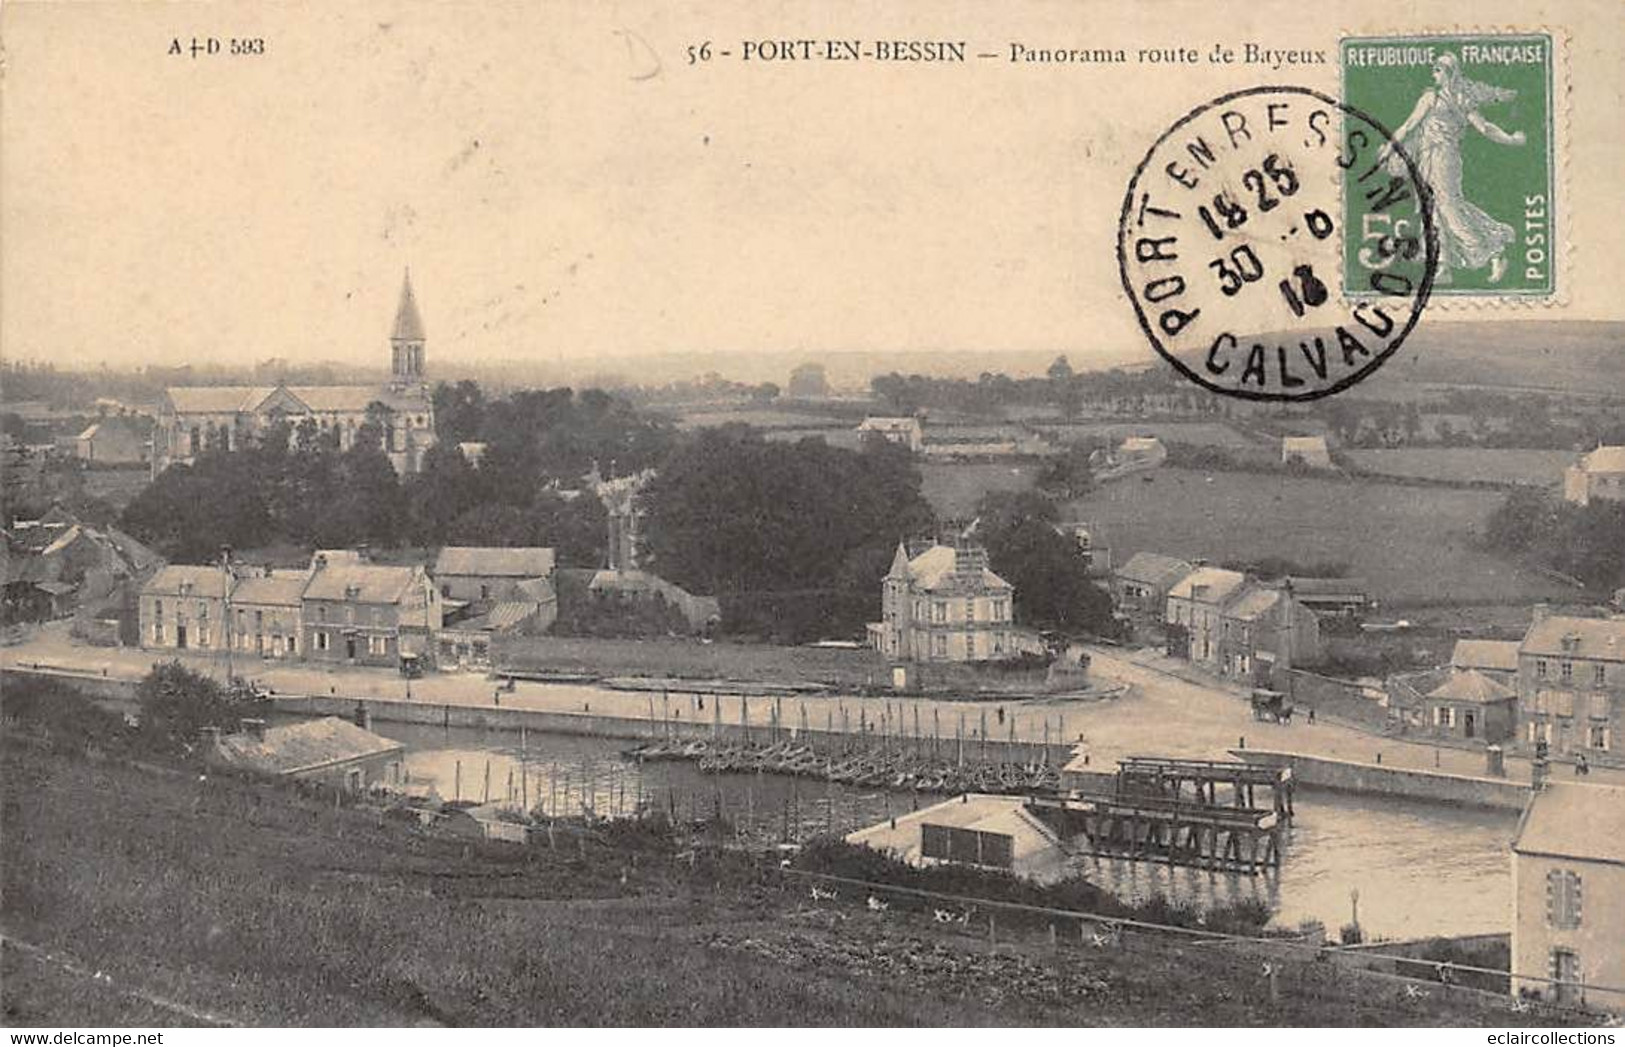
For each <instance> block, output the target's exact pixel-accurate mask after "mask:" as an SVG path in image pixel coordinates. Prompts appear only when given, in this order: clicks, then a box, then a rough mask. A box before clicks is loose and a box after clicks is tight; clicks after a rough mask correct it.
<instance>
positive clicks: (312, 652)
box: [300, 551, 441, 665]
mask: <svg viewBox="0 0 1625 1047" xmlns="http://www.w3.org/2000/svg"><path fill="white" fill-rule="evenodd" d="M301 619H302V620H301V623H300V625H301V628H302V629H303V630H304V644H303V647H304V657H305V658H306V659H307V660H309V661H313V662H338V663H343V664H353V665H397V664H399V661H400V658H401V656H402V655H417V656H420V657H428V656H430V655H431V654H432V653H433V649H434V648H433V640H434V636H435V634H436V633H438V632H439V631H440V626H441V598H440V591H439V590H438V589H436V588H435V587H434V584H433V582H432V581H430V578H429V574H428V572H427V571H425V570H424V569H423V568H422V567H421V566H413V567H397V566H390V565H385V564H375V563H369V562H368V561H367V560H366V559H365V558H363V557H359V556H355V555H354V554H350V555H345V556H336V555H335V554H333V553H331V552H328V551H321V552H318V553H316V555H315V556H314V557H313V558H312V559H311V565H310V581H309V583H307V584H306V586H305V590H304V594H303V598H302V600H301Z"/></svg>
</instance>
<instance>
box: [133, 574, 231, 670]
mask: <svg viewBox="0 0 1625 1047" xmlns="http://www.w3.org/2000/svg"><path fill="white" fill-rule="evenodd" d="M233 582H234V579H233V578H232V576H231V574H230V573H229V572H227V571H226V569H225V568H224V567H221V566H219V565H213V564H211V565H198V564H170V565H168V566H166V567H162V568H160V569H159V570H158V571H157V572H156V573H155V574H153V576H152V577H151V578H149V579H148V580H147V582H146V584H145V585H143V586H142V587H141V596H140V612H139V613H140V621H141V646H142V647H146V648H150V649H153V650H175V651H188V650H197V651H217V650H224V649H225V643H226V640H225V621H226V597H227V594H228V593H229V592H230V586H231V585H232V584H233Z"/></svg>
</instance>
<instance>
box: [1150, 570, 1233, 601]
mask: <svg viewBox="0 0 1625 1047" xmlns="http://www.w3.org/2000/svg"><path fill="white" fill-rule="evenodd" d="M1246 580H1247V578H1246V576H1245V575H1243V574H1242V573H1241V572H1240V571H1227V570H1225V569H1224V568H1222V567H1198V568H1197V569H1196V570H1194V571H1192V572H1191V573H1190V574H1187V575H1186V576H1185V577H1183V578H1181V579H1180V580H1179V581H1178V582H1176V583H1174V587H1173V588H1172V589H1170V590H1168V595H1169V596H1170V597H1174V598H1176V599H1180V600H1196V599H1200V600H1201V601H1202V602H1203V603H1223V602H1224V601H1225V600H1227V599H1229V598H1230V594H1231V593H1233V592H1235V591H1236V589H1238V588H1239V587H1240V586H1241V584H1242V583H1243V582H1245V581H1246ZM1200 585H1205V586H1207V587H1208V592H1207V594H1206V595H1205V596H1201V597H1197V596H1194V595H1192V594H1193V593H1194V592H1195V591H1196V587H1197V586H1200Z"/></svg>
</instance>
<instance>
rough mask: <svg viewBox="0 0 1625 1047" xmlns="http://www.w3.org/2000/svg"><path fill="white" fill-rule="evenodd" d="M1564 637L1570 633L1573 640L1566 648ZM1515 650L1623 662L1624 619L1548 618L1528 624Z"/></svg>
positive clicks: (1624, 650)
mask: <svg viewBox="0 0 1625 1047" xmlns="http://www.w3.org/2000/svg"><path fill="white" fill-rule="evenodd" d="M1567 637H1572V638H1573V639H1574V640H1575V643H1574V644H1573V645H1572V646H1571V647H1567V648H1565V647H1564V646H1563V641H1564V639H1565V638H1567ZM1518 651H1519V653H1520V654H1538V655H1541V656H1546V657H1557V658H1598V659H1602V660H1604V661H1610V662H1625V619H1603V618H1566V617H1562V616H1557V617H1553V618H1547V619H1546V620H1545V621H1543V622H1536V623H1535V624H1534V625H1532V626H1530V627H1529V632H1527V633H1525V634H1524V638H1523V644H1522V646H1520V647H1519V648H1518Z"/></svg>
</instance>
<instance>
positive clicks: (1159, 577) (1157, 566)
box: [1116, 553, 1196, 588]
mask: <svg viewBox="0 0 1625 1047" xmlns="http://www.w3.org/2000/svg"><path fill="white" fill-rule="evenodd" d="M1194 570H1196V567H1195V565H1193V564H1191V563H1189V562H1187V561H1185V560H1180V559H1178V558H1176V557H1173V556H1164V555H1163V554H1161V553H1135V554H1134V555H1133V556H1131V557H1129V558H1128V563H1125V564H1124V565H1123V566H1122V567H1119V568H1118V569H1117V571H1116V574H1117V577H1119V578H1122V579H1124V580H1126V581H1130V582H1140V583H1142V584H1145V585H1152V586H1156V587H1158V588H1162V587H1165V586H1172V585H1173V584H1174V583H1176V582H1178V581H1179V580H1180V579H1181V578H1184V577H1185V576H1186V575H1188V574H1190V573H1191V572H1192V571H1194Z"/></svg>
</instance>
